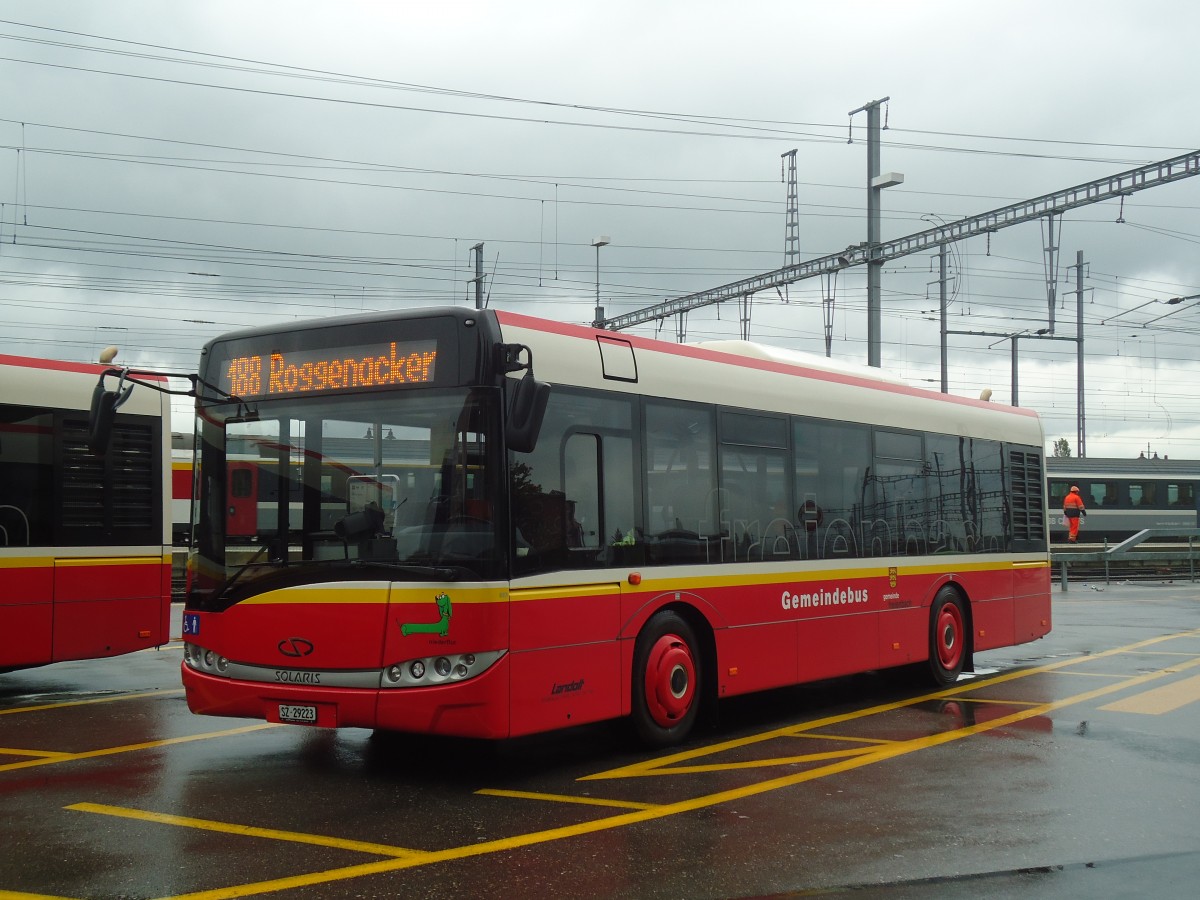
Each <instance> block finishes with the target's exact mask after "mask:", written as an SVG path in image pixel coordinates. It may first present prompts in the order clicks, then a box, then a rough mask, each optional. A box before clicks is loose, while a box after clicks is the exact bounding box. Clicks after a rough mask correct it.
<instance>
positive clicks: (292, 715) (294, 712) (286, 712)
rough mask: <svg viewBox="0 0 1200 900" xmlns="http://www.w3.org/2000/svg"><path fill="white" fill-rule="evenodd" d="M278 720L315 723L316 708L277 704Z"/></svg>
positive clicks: (306, 723) (304, 723)
mask: <svg viewBox="0 0 1200 900" xmlns="http://www.w3.org/2000/svg"><path fill="white" fill-rule="evenodd" d="M279 721H280V722H299V723H300V724H303V725H316V724H317V708H316V707H315V706H287V705H285V704H283V703H280V704H279Z"/></svg>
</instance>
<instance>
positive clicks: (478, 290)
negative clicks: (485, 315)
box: [471, 243, 483, 309]
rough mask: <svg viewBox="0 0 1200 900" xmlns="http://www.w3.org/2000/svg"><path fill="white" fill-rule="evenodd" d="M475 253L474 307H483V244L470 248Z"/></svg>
mask: <svg viewBox="0 0 1200 900" xmlns="http://www.w3.org/2000/svg"><path fill="white" fill-rule="evenodd" d="M471 252H472V253H474V254H475V308H476V309H483V244H482V243H478V244H476V245H475V246H474V247H472V248H471Z"/></svg>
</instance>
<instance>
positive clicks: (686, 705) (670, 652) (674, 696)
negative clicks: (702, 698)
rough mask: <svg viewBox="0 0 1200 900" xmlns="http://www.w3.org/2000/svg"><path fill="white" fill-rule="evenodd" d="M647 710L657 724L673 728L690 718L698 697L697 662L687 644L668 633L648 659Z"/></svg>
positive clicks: (659, 641)
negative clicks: (687, 716) (686, 717)
mask: <svg viewBox="0 0 1200 900" xmlns="http://www.w3.org/2000/svg"><path fill="white" fill-rule="evenodd" d="M645 693H646V709H647V710H648V711H649V713H650V718H652V719H653V720H654V721H655V723H656V724H658V725H660V726H662V727H663V728H671V727H673V726H674V725H676V724H678V723H679V720H680V719H682V718H683V717H684V716H685V715H687V711H688V710H689V709H690V708H691V706H692V701H693V699H694V698H695V696H696V663H695V660H693V659H692V651H691V648H689V647H688V645H687V642H686V641H684V640H683V639H682V638H680V637H679V636H678V635H674V634H664V635H663V636H662V637H660V638H659V639H658V640H657V641H655V642H654V646H653V647H651V648H650V655H649V657H648V658H647V659H646V689H645Z"/></svg>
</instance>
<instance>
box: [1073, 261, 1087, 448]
mask: <svg viewBox="0 0 1200 900" xmlns="http://www.w3.org/2000/svg"><path fill="white" fill-rule="evenodd" d="M1075 338H1076V340H1075V368H1076V376H1075V390H1076V391H1077V392H1078V394H1079V397H1078V404H1077V405H1078V408H1079V433H1078V434H1077V435H1076V436H1075V442H1076V444H1077V446H1078V447H1079V458H1080V459H1083V458H1084V457H1085V456H1087V416H1086V415H1085V413H1084V396H1085V394H1084V390H1083V251H1082V250H1076V251H1075Z"/></svg>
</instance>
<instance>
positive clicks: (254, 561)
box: [212, 544, 271, 603]
mask: <svg viewBox="0 0 1200 900" xmlns="http://www.w3.org/2000/svg"><path fill="white" fill-rule="evenodd" d="M270 547H271V545H270V544H263V545H262V546H261V547H259V548H258V550H257V551H255V553H254V555H253V556H251V557H250V558H249V559H248V560H246V562H244V563H243V564H242V566H241V567H240V568H239V569H238V570H237V571H236V572H234V573H233V575H231V576H230V577H229V580H228V581H226V582H225V583H224V584H223V585H221V587H220V589H219V590H218V591H217V592H216V594H214V595H213V598H212V599H213V602H214V603H215V602H216V601H218V600H221V599H222V598H224V596H225V595H226V594H228V593H229V589H230V588H231V587H233V586H234V584H236V583H237V581H238V579H240V578H241V577H242V576H243V575H245V574H246V572H248V571H249V570H250V568H251V567H254V566H256V565H262V563H259V562H258V559H259V557H261V556H262V555H263V554H264V553H266V552H267V550H269V549H270ZM267 565H270V563H267Z"/></svg>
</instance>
